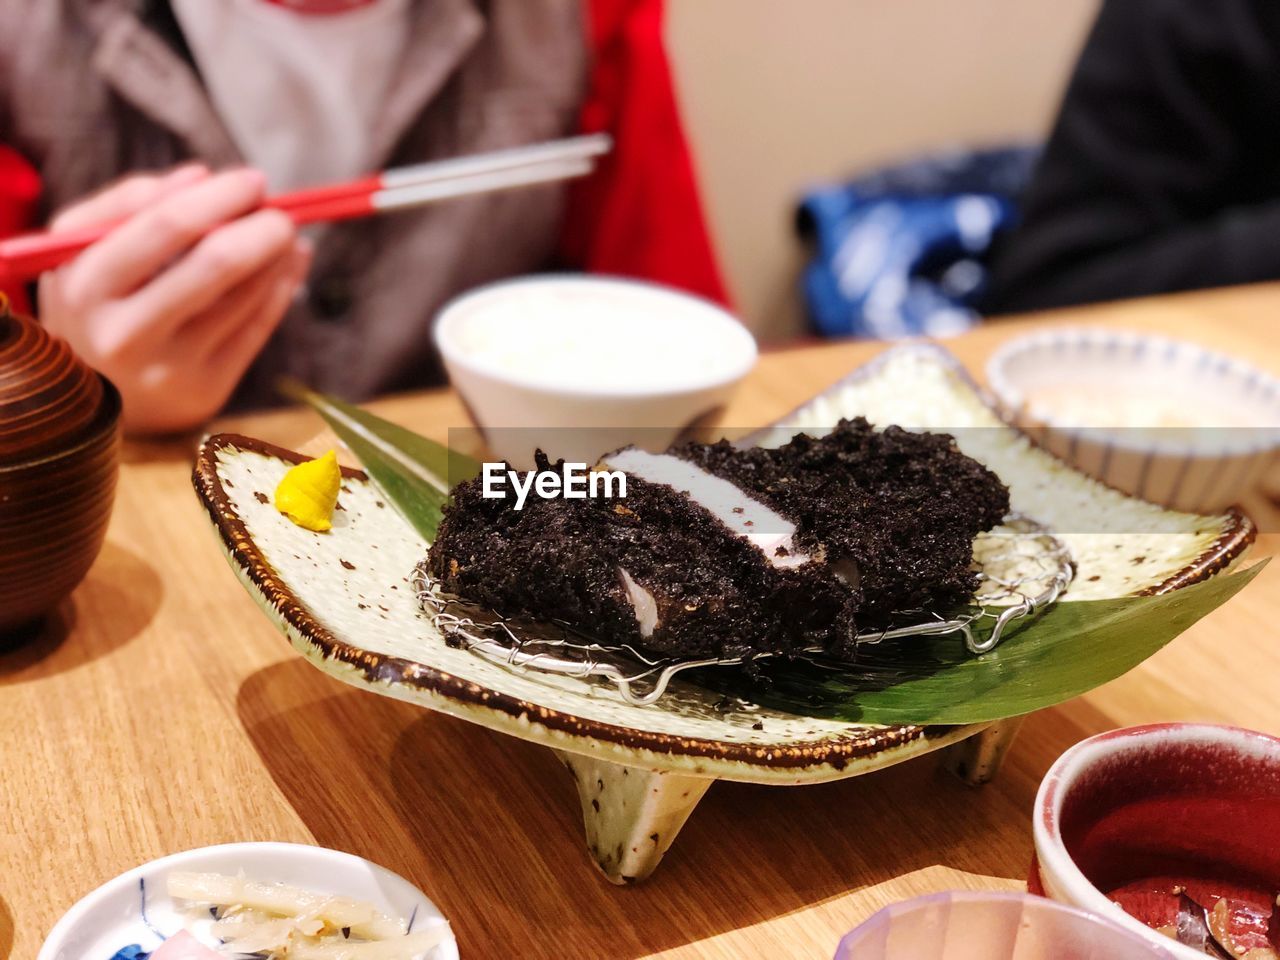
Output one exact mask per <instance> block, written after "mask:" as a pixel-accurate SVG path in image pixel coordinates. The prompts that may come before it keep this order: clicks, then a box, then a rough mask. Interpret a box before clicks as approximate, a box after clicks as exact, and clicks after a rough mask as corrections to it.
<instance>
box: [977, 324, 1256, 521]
mask: <svg viewBox="0 0 1280 960" xmlns="http://www.w3.org/2000/svg"><path fill="white" fill-rule="evenodd" d="M987 379H988V382H989V383H990V385H991V390H992V392H993V393H994V395H995V397H996V400H997V401H998V402H999V404H1000V406H1001V408H1002V410H1003V412H1004V414H1005V415H1006V416H1007V417H1008V418H1009V419H1010V420H1011V421H1012V422H1013V423H1015V424H1016V425H1017V426H1018V427H1020V428H1021V429H1023V430H1025V431H1026V432H1027V433H1029V434H1030V435H1031V436H1032V437H1033V438H1034V439H1035V440H1036V441H1037V442H1039V443H1040V444H1041V445H1042V446H1044V447H1046V448H1047V449H1048V450H1050V451H1051V452H1052V453H1054V454H1056V455H1057V456H1059V457H1061V458H1062V459H1063V460H1066V461H1067V462H1068V463H1070V464H1071V465H1072V466H1074V467H1076V468H1078V469H1080V470H1082V471H1084V472H1085V473H1088V474H1090V475H1092V476H1094V477H1096V478H1098V479H1099V480H1102V481H1103V482H1104V483H1107V484H1109V485H1110V486H1113V487H1115V488H1117V489H1119V490H1123V491H1124V492H1126V493H1130V494H1133V495H1135V496H1138V497H1142V498H1143V499H1145V500H1150V501H1152V502H1154V503H1159V504H1162V505H1164V506H1170V507H1174V508H1175V509H1179V510H1186V511H1188V512H1191V513H1216V512H1219V511H1221V510H1223V509H1224V508H1226V507H1229V506H1232V505H1234V504H1236V503H1238V502H1239V501H1240V499H1241V497H1243V496H1244V495H1245V494H1247V493H1249V492H1250V491H1251V490H1252V489H1254V488H1255V487H1256V486H1257V485H1258V484H1259V483H1260V482H1261V480H1262V479H1263V477H1264V475H1265V474H1266V473H1267V471H1268V470H1269V469H1270V468H1271V467H1272V465H1273V464H1274V462H1275V459H1276V453H1277V450H1280V379H1277V378H1276V377H1273V376H1271V375H1270V374H1268V373H1265V372H1264V371H1262V370H1260V369H1258V368H1256V367H1252V366H1250V365H1248V364H1246V363H1243V362H1241V361H1239V360H1236V359H1234V358H1232V357H1229V356H1226V355H1225V354H1221V353H1215V352H1213V351H1210V350H1206V349H1204V348H1203V347H1200V346H1197V345H1196V344H1193V343H1186V342H1183V341H1180V340H1171V339H1168V338H1165V337H1158V336H1151V335H1147V334H1139V333H1123V332H1117V331H1111V330H1103V329H1097V328H1089V327H1059V328H1055V329H1051V330H1046V331H1043V332H1041V333H1035V334H1031V335H1029V336H1025V337H1019V338H1016V339H1014V340H1011V341H1009V342H1008V343H1006V344H1004V346H1003V347H1001V348H1000V349H999V350H997V351H996V352H995V354H994V355H993V356H992V357H991V359H990V361H989V362H988V363H987Z"/></svg>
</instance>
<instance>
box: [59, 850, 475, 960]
mask: <svg viewBox="0 0 1280 960" xmlns="http://www.w3.org/2000/svg"><path fill="white" fill-rule="evenodd" d="M173 870H184V871H185V870H194V871H206V872H215V873H232V874H234V873H238V872H239V871H241V870H243V871H244V873H245V876H247V877H251V878H253V879H255V880H267V881H274V882H280V883H288V884H293V885H295V886H299V887H304V888H306V889H308V890H317V891H320V892H323V893H329V894H333V895H335V896H346V897H354V898H355V899H357V900H364V901H367V902H369V903H372V904H374V905H375V906H377V907H378V908H379V909H380V910H382V911H383V912H385V913H387V914H389V915H390V916H394V917H404V918H405V919H409V918H412V920H413V923H412V926H413V929H415V930H417V929H422V927H423V926H425V925H435V924H442V923H445V922H446V921H445V918H444V916H443V914H441V913H440V911H439V910H438V909H436V906H435V904H433V903H432V902H431V901H430V900H428V899H427V898H426V896H425V895H424V894H423V893H422V891H421V890H419V889H418V888H417V887H415V886H414V885H413V884H411V883H409V881H408V880H405V879H404V878H403V877H400V876H398V875H396V874H394V873H392V872H391V871H390V870H387V869H386V868H385V867H380V866H378V865H377V864H376V863H370V862H369V861H368V860H365V859H363V858H361V857H357V856H354V855H352V854H349V853H341V852H339V851H337V850H329V849H327V848H325V847H313V846H307V845H305V844H300V843H228V844H222V845H220V846H214V847H200V848H199V849H196V850H188V851H186V852H184V853H175V854H173V855H172V856H168V857H162V858H161V859H159V860H152V861H151V862H150V863H144V864H143V865H142V866H140V867H135V868H134V869H132V870H129V871H128V872H126V873H122V874H120V876H118V877H116V878H115V879H114V880H108V881H107V882H106V883H104V884H103V885H102V886H100V887H98V889H96V890H94V891H93V892H92V893H90V894H89V895H88V896H86V897H84V899H82V900H81V901H80V902H79V903H77V904H76V905H75V906H73V907H72V908H71V909H70V910H68V911H67V912H66V914H65V915H64V916H63V917H62V919H61V920H59V921H58V922H57V924H56V925H55V926H54V928H53V930H52V931H51V932H50V934H49V937H48V939H46V940H45V942H44V946H42V947H41V948H40V953H39V955H38V956H37V958H36V960H106V958H107V957H111V956H114V955H115V953H116V951H117V950H120V949H121V948H122V947H127V946H129V945H130V944H134V943H137V944H141V945H142V947H143V948H144V949H146V950H154V949H156V947H158V946H159V945H160V943H161V938H162V936H171V935H172V934H174V933H176V932H177V931H179V930H181V929H182V917H181V915H180V914H179V912H178V909H177V907H176V905H175V904H174V903H173V901H172V900H170V899H169V896H168V894H167V893H166V892H165V881H166V877H167V876H168V875H169V872H170V871H173ZM422 960H458V945H457V942H456V941H455V940H454V938H453V936H452V934H450V935H449V936H448V938H447V939H446V940H445V941H444V942H442V943H440V944H439V945H437V946H436V947H435V948H434V949H432V950H431V951H430V952H428V953H427V954H426V956H425V957H423V958H422Z"/></svg>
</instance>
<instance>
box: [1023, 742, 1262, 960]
mask: <svg viewBox="0 0 1280 960" xmlns="http://www.w3.org/2000/svg"><path fill="white" fill-rule="evenodd" d="M1278 827H1280V739H1276V738H1274V737H1270V736H1267V735H1265V734H1261V733H1256V732H1254V731H1252V730H1242V729H1239V728H1236V727H1222V726H1214V725H1212V724H1199V723H1163V724H1152V725H1149V726H1142V727H1130V728H1127V729H1122V730H1112V731H1110V732H1109V733H1103V734H1099V735H1098V736H1096V737H1091V738H1090V739H1088V740H1083V741H1081V742H1080V743H1078V744H1076V745H1075V746H1074V747H1072V748H1071V749H1070V750H1068V751H1067V752H1066V753H1064V754H1063V755H1062V756H1061V757H1059V758H1058V760H1057V762H1055V763H1054V765H1053V767H1052V768H1050V770H1049V772H1048V774H1046V775H1045V778H1044V780H1043V781H1042V782H1041V784H1040V790H1039V792H1038V794H1037V795H1036V803H1035V809H1034V813H1033V816H1032V833H1033V836H1034V839H1035V856H1036V862H1035V864H1034V865H1033V867H1032V874H1031V876H1030V878H1029V881H1028V887H1029V888H1030V889H1032V890H1033V891H1042V892H1043V893H1044V894H1045V895H1046V896H1048V897H1050V898H1052V899H1054V900H1058V901H1060V902H1062V903H1066V904H1070V905H1071V906H1075V907H1079V908H1081V909H1082V910H1088V911H1090V912H1092V913H1096V914H1098V915H1100V916H1104V917H1107V918H1109V919H1111V920H1113V921H1114V922H1116V923H1117V924H1119V925H1120V926H1122V927H1125V928H1127V929H1128V930H1131V931H1133V932H1134V933H1138V934H1141V935H1142V936H1144V937H1146V938H1147V939H1148V940H1150V942H1152V943H1153V944H1158V945H1160V946H1162V947H1164V948H1166V949H1168V950H1170V951H1171V952H1172V953H1173V955H1174V956H1175V957H1177V958H1179V960H1204V956H1205V955H1204V954H1203V953H1201V952H1199V951H1197V950H1194V949H1192V948H1191V947H1187V946H1183V945H1180V944H1177V943H1174V942H1173V941H1172V940H1170V939H1169V938H1167V937H1165V936H1163V935H1162V934H1160V933H1157V932H1156V931H1154V930H1152V929H1150V928H1148V927H1147V926H1146V925H1145V924H1143V923H1142V922H1140V921H1139V920H1136V919H1135V918H1133V917H1131V916H1130V915H1129V914H1127V913H1126V912H1125V911H1124V910H1122V909H1121V908H1120V907H1119V906H1118V905H1117V904H1115V903H1113V902H1112V900H1111V899H1110V898H1109V897H1108V896H1107V893H1106V892H1105V891H1112V890H1115V889H1116V888H1117V887H1120V886H1123V885H1124V884H1126V883H1129V882H1133V881H1137V880H1142V879H1145V878H1147V877H1151V876H1159V875H1170V876H1175V877H1186V878H1194V877H1195V876H1197V875H1200V876H1214V875H1221V876H1224V877H1226V878H1227V879H1231V878H1233V877H1241V878H1242V879H1243V878H1250V877H1252V878H1255V879H1257V880H1258V881H1259V882H1261V883H1266V884H1268V886H1267V890H1268V892H1272V891H1274V890H1276V889H1280V847H1277V844H1276V836H1277V829H1278Z"/></svg>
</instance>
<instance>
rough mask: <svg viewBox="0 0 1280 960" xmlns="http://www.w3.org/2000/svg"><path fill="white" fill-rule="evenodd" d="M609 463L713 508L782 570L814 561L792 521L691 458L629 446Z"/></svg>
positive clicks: (733, 530) (712, 512)
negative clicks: (798, 543) (799, 546)
mask: <svg viewBox="0 0 1280 960" xmlns="http://www.w3.org/2000/svg"><path fill="white" fill-rule="evenodd" d="M605 463H606V464H607V465H608V466H610V467H612V468H614V469H615V470H621V471H623V472H624V473H629V474H631V475H633V476H636V477H639V478H640V479H641V480H647V481H648V482H649V483H660V484H663V485H664V486H668V487H671V488H672V489H673V490H677V491H679V492H681V493H683V494H684V495H685V496H687V497H688V498H689V499H690V500H692V501H693V502H694V503H696V504H698V505H699V506H700V507H702V508H704V509H705V510H707V511H709V512H710V513H711V514H712V515H713V516H715V518H716V519H717V520H719V521H720V522H721V523H722V524H724V526H725V527H726V528H727V529H728V530H729V531H730V532H731V533H733V534H734V535H735V536H739V537H742V538H743V539H744V540H746V541H747V542H748V543H750V544H751V545H752V546H754V547H755V548H756V549H757V550H759V551H760V552H761V553H763V554H764V555H765V557H766V558H767V559H768V561H769V562H770V563H771V564H773V565H774V566H775V567H777V568H779V569H786V568H790V567H799V566H802V565H804V564H806V563H808V562H809V561H810V560H811V559H812V558H811V557H810V556H809V555H808V554H806V553H804V552H802V551H800V550H798V549H797V548H796V546H795V543H794V538H795V533H796V527H795V524H793V523H792V522H791V521H790V520H787V519H786V518H785V517H783V516H782V515H780V514H778V513H775V512H774V511H773V510H770V509H769V508H768V507H766V506H765V505H764V504H763V503H761V502H760V501H758V500H753V499H752V498H751V497H749V496H748V495H747V494H745V493H743V492H742V491H741V490H739V489H738V488H737V487H735V486H734V485H733V484H732V483H730V482H729V481H728V480H725V479H722V478H721V477H717V476H715V475H714V474H711V473H707V471H705V470H703V469H702V468H701V467H698V466H696V465H695V464H692V463H689V462H688V461H687V460H681V459H680V458H679V457H673V456H671V455H670V454H668V453H646V452H645V451H643V450H637V449H635V448H634V447H629V448H627V449H626V450H620V451H618V452H617V453H614V454H610V455H609V456H608V457H607V458H605ZM624 577H626V580H624V583H625V582H626V581H627V580H630V577H628V576H626V575H625V572H624ZM628 589H630V588H628ZM651 599H652V598H651ZM637 616H639V614H638V613H637Z"/></svg>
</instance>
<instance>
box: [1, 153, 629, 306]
mask: <svg viewBox="0 0 1280 960" xmlns="http://www.w3.org/2000/svg"><path fill="white" fill-rule="evenodd" d="M609 149H610V141H609V139H608V138H607V137H604V136H601V135H596V136H586V137H572V138H570V139H567V140H555V141H551V142H549V143H540V144H534V145H533V146H528V147H516V148H513V149H510V150H500V151H495V152H493V153H485V154H476V155H474V156H470V157H457V158H454V159H450V160H438V161H434V162H432V163H424V164H418V165H415V166H411V167H400V168H397V169H392V170H385V171H383V172H382V173H377V174H373V175H371V176H367V177H361V178H360V179H358V180H352V181H349V182H347V183H336V184H330V185H327V186H322V187H312V188H309V189H306V190H298V191H295V192H293V193H286V194H280V195H279V196H275V197H268V198H267V199H266V200H264V201H263V204H262V205H263V207H270V208H274V209H277V210H283V211H285V212H286V213H288V214H289V215H290V217H292V218H293V221H294V223H296V224H298V225H299V226H302V225H305V224H311V223H327V222H334V221H339V220H351V219H355V218H358V217H367V216H372V215H374V214H377V213H382V212H386V211H391V210H405V209H409V208H411V207H418V206H423V205H425V204H428V203H436V202H438V201H440V200H448V199H452V198H454V197H462V196H468V195H473V194H479V193H491V192H494V191H497V190H509V189H514V188H518V187H524V186H530V185H533V184H538V183H549V182H553V181H556V180H565V179H569V178H572V177H580V176H583V175H584V174H587V173H590V172H591V170H592V169H593V167H594V158H595V157H597V156H599V155H601V154H603V153H605V152H607V151H608V150H609ZM117 226H119V224H118V223H111V224H102V225H97V226H92V227H85V228H83V229H80V230H68V231H61V232H58V233H50V232H47V231H42V232H39V233H27V234H22V235H20V236H17V237H12V238H10V239H8V240H0V276H3V277H4V278H5V279H7V280H9V281H19V280H28V279H31V278H32V277H36V276H39V275H40V274H41V273H43V272H45V271H46V270H52V269H54V268H55V267H58V266H61V265H62V264H63V263H66V262H67V261H68V260H70V259H72V258H73V257H74V256H75V255H76V254H78V253H80V252H81V251H82V250H84V249H85V248H86V247H88V246H90V245H91V244H94V243H96V242H97V241H99V240H101V239H102V238H103V237H105V236H106V235H107V234H109V233H110V232H111V231H112V230H114V229H115V228H116V227H117Z"/></svg>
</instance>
